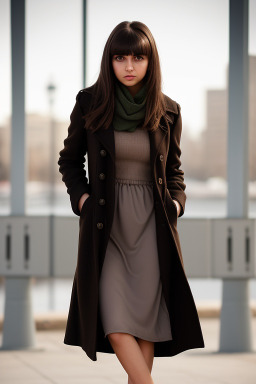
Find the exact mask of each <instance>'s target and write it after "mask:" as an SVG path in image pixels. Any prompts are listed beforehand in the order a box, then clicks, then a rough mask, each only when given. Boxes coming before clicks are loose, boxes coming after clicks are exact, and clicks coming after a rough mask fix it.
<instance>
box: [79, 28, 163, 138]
mask: <svg viewBox="0 0 256 384" xmlns="http://www.w3.org/2000/svg"><path fill="white" fill-rule="evenodd" d="M113 55H147V56H148V68H147V72H146V75H145V77H144V79H143V80H144V82H145V83H146V87H147V101H146V113H145V119H144V124H143V126H142V129H143V128H144V129H149V130H156V129H157V127H158V125H160V119H161V117H162V116H163V117H164V119H165V121H166V123H167V122H168V116H167V115H166V114H165V103H164V95H163V93H162V91H161V85H162V84H161V82H162V81H161V69H160V62H159V56H158V52H157V47H156V43H155V40H154V38H153V36H152V34H151V32H150V30H149V29H148V27H147V26H146V25H145V24H143V23H141V22H139V21H132V22H129V21H123V22H122V23H120V24H118V25H117V26H116V27H115V28H114V29H113V31H112V32H111V34H110V36H109V38H108V40H107V42H106V44H105V47H104V51H103V55H102V60H101V68H100V74H99V76H98V79H97V81H96V82H95V83H94V85H93V86H92V87H91V88H92V89H93V97H92V103H91V106H90V109H89V112H88V113H87V114H86V116H84V118H85V128H86V129H89V128H90V129H93V131H95V130H97V129H99V128H101V127H103V128H104V129H107V128H109V126H110V125H111V123H112V120H113V116H114V107H115V95H114V93H115V81H116V80H117V79H116V76H115V74H114V71H113V67H112V57H113Z"/></svg>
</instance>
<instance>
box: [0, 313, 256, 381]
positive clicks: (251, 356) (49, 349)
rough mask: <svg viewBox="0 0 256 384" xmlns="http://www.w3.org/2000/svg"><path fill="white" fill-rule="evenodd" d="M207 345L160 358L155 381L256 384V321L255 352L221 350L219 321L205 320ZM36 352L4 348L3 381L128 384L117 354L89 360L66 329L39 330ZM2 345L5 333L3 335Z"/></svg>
mask: <svg viewBox="0 0 256 384" xmlns="http://www.w3.org/2000/svg"><path fill="white" fill-rule="evenodd" d="M200 322H201V326H202V330H203V334H204V339H205V344H206V347H205V348H204V349H195V350H189V351H185V352H183V353H181V354H179V355H176V356H174V357H156V358H155V359H154V364H153V370H152V376H153V379H154V383H155V384H171V383H175V384H178V383H182V384H255V383H256V348H255V346H256V319H255V318H254V319H253V347H254V352H253V353H232V354H223V353H222V354H220V353H218V338H219V326H220V323H219V319H216V318H214V319H200ZM36 335H37V349H36V350H35V351H29V350H23V351H18V350H16V351H0V383H1V384H16V383H17V384H47V383H52V384H82V383H83V384H105V383H106V384H110V383H112V384H127V374H126V372H125V371H124V369H123V367H122V366H121V364H120V362H119V360H118V359H117V357H116V355H111V354H105V353H101V352H97V359H98V360H97V361H95V362H93V361H92V360H90V359H89V358H88V357H87V355H86V354H85V352H84V351H83V350H82V349H81V348H80V347H72V346H68V345H65V344H64V343H63V335H64V331H63V330H55V331H37V334H36ZM0 336H1V337H0V341H1V343H2V335H0Z"/></svg>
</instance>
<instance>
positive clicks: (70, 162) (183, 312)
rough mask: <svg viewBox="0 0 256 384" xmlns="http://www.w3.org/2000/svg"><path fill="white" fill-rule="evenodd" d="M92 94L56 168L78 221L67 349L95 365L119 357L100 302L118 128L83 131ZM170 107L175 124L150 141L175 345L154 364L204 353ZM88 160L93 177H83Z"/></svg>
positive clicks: (80, 97) (175, 108)
mask: <svg viewBox="0 0 256 384" xmlns="http://www.w3.org/2000/svg"><path fill="white" fill-rule="evenodd" d="M92 91H93V86H92V87H88V88H85V89H83V90H81V91H79V92H78V94H77V96H76V103H75V106H74V109H73V111H72V113H71V115H70V125H69V127H68V136H67V137H66V139H65V140H64V148H63V149H62V150H61V151H60V152H59V154H60V157H59V160H58V165H59V171H60V173H61V174H62V180H63V182H64V183H65V185H66V187H67V192H68V194H69V195H70V201H71V206H72V210H73V212H74V213H75V214H76V215H77V216H79V244H78V256H77V266H76V271H75V276H74V281H73V287H72V294H71V302H70V308H69V314H68V320H67V326H66V333H65V338H64V343H65V344H69V345H77V346H80V347H82V349H83V350H84V351H85V352H86V354H87V355H88V356H89V358H90V359H91V360H93V361H96V360H97V357H96V351H98V352H107V353H114V350H113V349H112V347H111V344H110V342H109V340H108V338H107V337H106V338H104V331H103V326H102V322H101V318H100V311H99V297H98V295H99V279H100V274H101V270H102V266H103V262H104V257H105V252H106V247H107V244H108V239H109V236H110V231H111V225H112V221H113V214H114V206H115V187H114V179H115V141H114V131H113V127H111V128H110V129H108V130H105V129H103V128H102V129H100V130H98V131H96V132H94V133H92V131H91V130H86V129H85V128H84V120H83V119H82V116H83V115H85V113H86V111H87V110H88V107H89V105H90V101H91V97H92ZM165 100H166V105H167V112H168V114H169V116H170V118H171V121H172V122H171V123H169V124H168V126H166V124H165V123H164V119H161V121H160V125H159V127H158V129H157V130H156V131H155V132H149V131H148V134H149V138H150V163H151V170H152V177H153V181H154V182H153V195H154V206H155V220H156V231H157V247H158V257H159V267H160V277H161V281H162V287H163V293H164V297H165V301H166V305H167V308H168V311H169V316H170V323H171V329H172V336H173V340H169V341H164V342H155V352H154V353H155V356H173V355H176V354H178V353H180V352H183V351H185V350H188V349H192V348H204V340H203V335H202V331H201V327H200V322H199V318H198V313H197V310H196V306H195V303H194V299H193V296H192V293H191V290H190V287H189V284H188V281H187V277H186V273H185V270H184V264H183V259H182V252H181V246H180V240H179V235H178V232H177V219H178V217H177V209H176V205H175V203H174V201H173V199H176V200H177V201H178V202H179V203H180V205H181V212H180V215H179V217H180V216H182V215H183V214H184V209H185V201H186V194H185V192H184V190H185V188H186V185H185V184H184V172H183V171H182V170H181V169H180V165H181V161H180V155H181V150H180V138H181V131H182V118H181V113H180V105H179V104H178V103H176V102H175V101H174V100H172V99H171V98H169V97H168V96H166V95H165ZM162 120H163V121H162ZM86 153H88V172H89V175H86V171H85V169H84V163H85V155H86ZM88 176H89V177H88ZM86 192H87V193H89V194H90V196H89V197H88V198H87V199H86V200H85V202H84V204H83V206H82V210H81V213H80V211H79V209H78V202H79V199H80V197H81V196H82V195H83V194H84V193H86ZM65 236H68V234H65Z"/></svg>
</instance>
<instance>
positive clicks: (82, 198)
mask: <svg viewBox="0 0 256 384" xmlns="http://www.w3.org/2000/svg"><path fill="white" fill-rule="evenodd" d="M89 196H90V195H89V193H84V194H83V195H82V196H81V197H80V200H79V203H78V209H79V211H80V212H81V210H82V206H83V204H84V202H85V200H86V199H88V197H89Z"/></svg>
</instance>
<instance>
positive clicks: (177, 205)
mask: <svg viewBox="0 0 256 384" xmlns="http://www.w3.org/2000/svg"><path fill="white" fill-rule="evenodd" d="M173 201H174V203H175V205H176V208H177V217H179V214H180V210H181V206H180V203H179V202H178V201H177V200H174V199H173Z"/></svg>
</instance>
